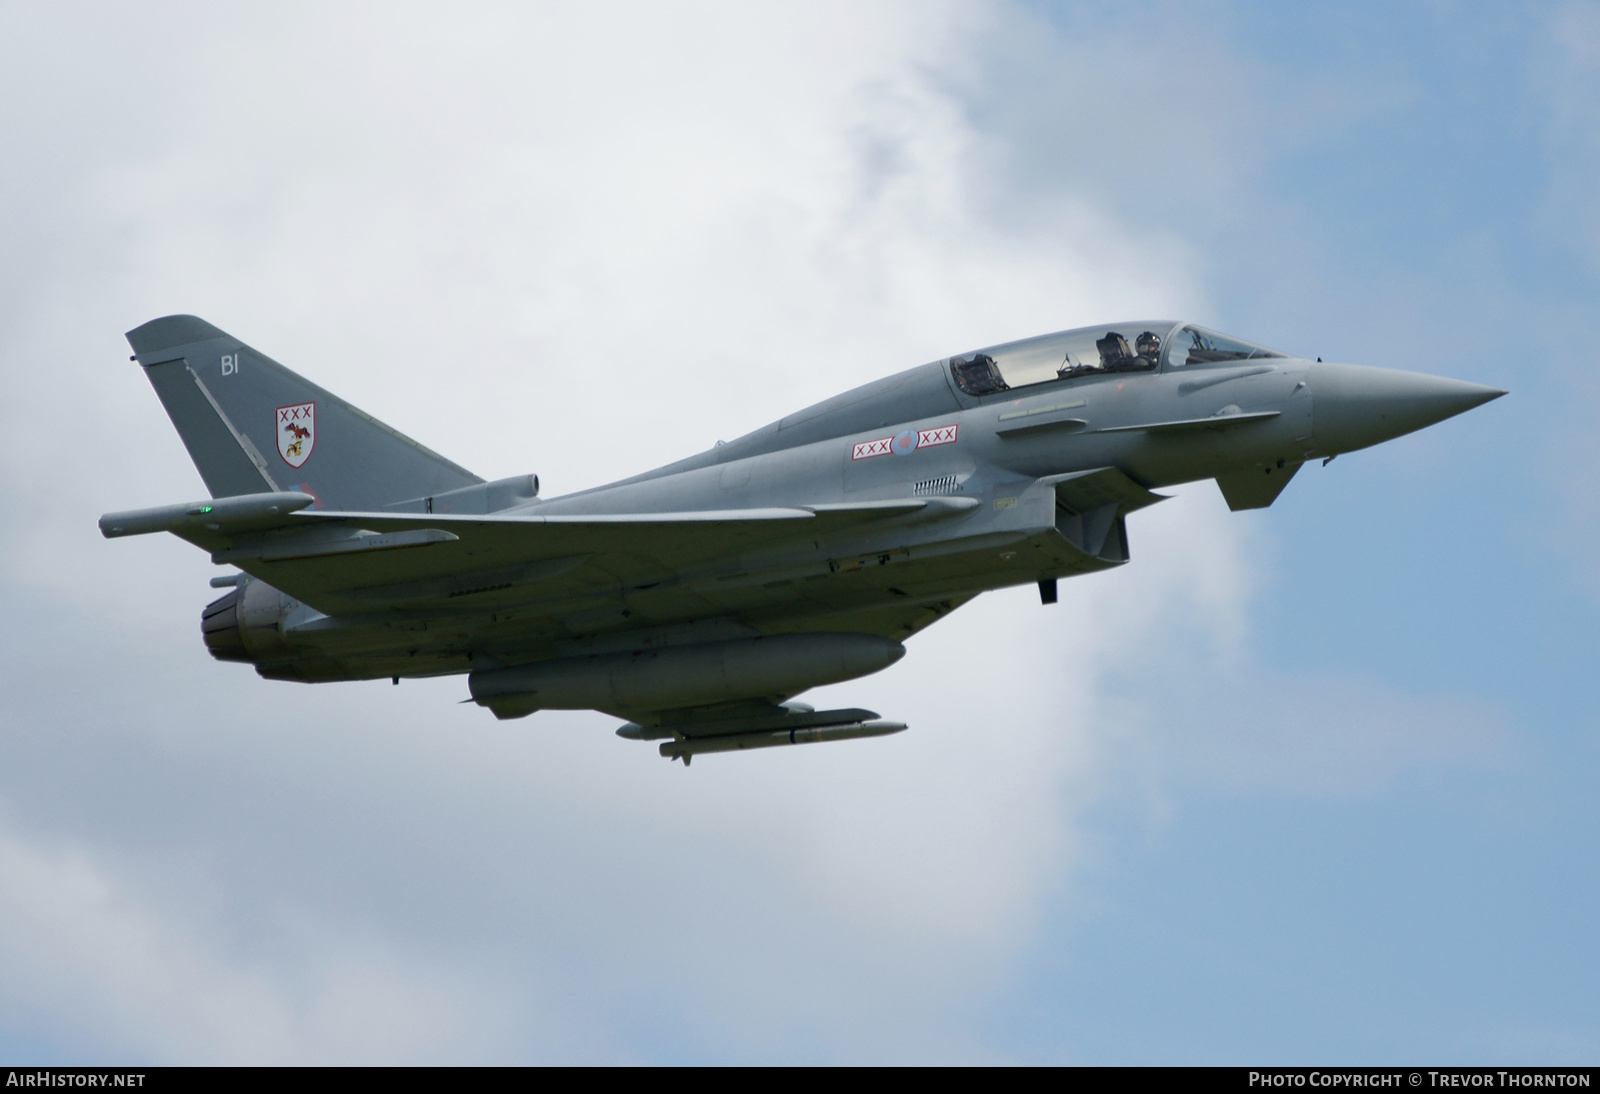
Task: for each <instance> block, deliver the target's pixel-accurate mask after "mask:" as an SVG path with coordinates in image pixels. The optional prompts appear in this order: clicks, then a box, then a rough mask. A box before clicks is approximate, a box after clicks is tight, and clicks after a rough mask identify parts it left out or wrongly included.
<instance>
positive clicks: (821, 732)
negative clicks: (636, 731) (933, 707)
mask: <svg viewBox="0 0 1600 1094" xmlns="http://www.w3.org/2000/svg"><path fill="white" fill-rule="evenodd" d="M905 728H906V724H905V723H904V722H889V721H871V722H846V723H844V724H843V725H831V726H797V727H796V728H794V729H780V730H761V731H760V732H756V733H728V734H722V735H719V736H715V737H685V738H684V739H682V740H678V741H667V742H666V743H665V744H663V745H662V746H661V755H663V756H665V757H666V758H667V759H669V760H682V761H683V762H684V764H685V766H687V765H688V763H689V760H690V758H691V757H693V756H696V755H699V754H700V753H702V752H738V751H741V750H743V749H747V748H778V747H780V746H783V745H803V744H813V743H816V742H819V741H846V740H849V739H850V738H852V737H887V736H888V735H889V734H891V733H899V732H900V731H901V730H903V729H905Z"/></svg>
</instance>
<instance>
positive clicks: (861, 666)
mask: <svg viewBox="0 0 1600 1094" xmlns="http://www.w3.org/2000/svg"><path fill="white" fill-rule="evenodd" d="M127 337H128V341H129V343H130V345H131V346H132V347H133V350H134V356H133V360H135V361H137V362H138V363H139V364H140V365H141V366H142V367H143V369H144V373H145V375H146V376H147V377H148V378H149V380H150V383H151V385H152V386H153V387H154V388H155V391H156V395H157V396H158V397H159V398H160V400H161V403H162V405H163V406H164V407H165V408H166V411H167V414H168V416H169V417H170V418H171V419H172V423H173V425H174V426H176V427H177V430H178V435H179V437H180V438H182V440H183V443H184V445H185V447H187V449H188V451H189V455H190V456H191V457H192V458H193V460H194V463H195V466H196V468H198V470H199V472H200V477H201V478H202V479H203V480H204V481H205V484H206V487H207V488H208V489H209V490H210V491H211V497H210V498H208V499H206V500H203V501H194V502H186V503H183V504H179V505H168V506H163V507H161V508H156V509H142V510H136V511H132V512H124V513H110V514H107V515H106V516H104V517H102V518H100V530H101V532H102V533H103V534H104V535H105V536H107V537H116V536H130V535H141V534H145V533H150V532H171V533H172V534H174V535H176V536H178V537H180V538H181V539H185V540H188V541H189V542H190V543H192V544H194V545H196V546H197V547H200V548H202V549H203V550H205V551H207V552H209V553H210V555H211V560H212V562H213V563H216V564H219V565H228V566H231V567H234V568H236V572H234V573H231V574H229V575H227V576H223V577H217V578H213V579H212V581H211V584H212V585H213V586H215V587H218V588H224V587H230V586H231V591H229V592H228V593H227V594H225V595H224V596H222V598H221V599H219V600H216V601H214V602H213V603H211V604H210V605H209V606H207V607H206V608H205V610H204V612H203V613H202V616H201V632H202V635H203V637H204V639H205V644H206V646H207V648H208V649H209V650H210V651H211V654H212V656H214V657H216V658H217V659H219V660H222V661H242V662H246V663H249V664H252V665H254V666H255V668H256V671H257V672H258V673H260V674H261V675H262V676H264V677H267V678H268V679H272V680H294V681H300V682H305V683H318V682H326V681H333V680H369V679H382V678H384V677H389V678H391V679H392V680H393V681H394V682H395V683H399V681H400V679H401V677H427V676H442V675H450V674H465V675H466V676H467V687H468V690H469V692H470V695H471V701H472V702H476V703H477V704H478V705H480V706H483V707H486V708H488V709H489V710H490V711H492V712H493V713H494V714H495V716H496V717H498V718H521V717H524V716H526V715H529V714H532V713H534V712H535V711H539V710H591V709H592V710H598V711H602V712H605V713H607V714H611V715H613V716H615V717H617V718H621V719H623V720H624V721H625V724H624V725H623V726H622V727H621V728H619V729H618V730H617V733H618V734H619V735H621V736H622V737H625V738H629V739H633V740H646V741H661V742H662V743H661V745H660V746H659V750H660V753H661V755H663V756H666V757H669V758H672V759H681V760H682V761H683V762H684V764H685V765H687V764H688V763H689V761H690V759H691V758H692V757H693V756H694V755H696V754H697V753H703V752H725V751H736V750H741V749H752V748H764V747H771V746H780V745H793V744H800V743H805V742H816V741H831V740H839V739H845V738H851V737H868V736H880V735H884V734H889V733H895V732H899V731H900V730H903V729H905V728H906V727H905V725H904V724H903V723H900V722H895V721H891V720H887V719H884V718H880V717H879V715H878V714H876V713H875V712H873V711H870V710H865V709H860V708H848V709H843V710H820V711H819V710H814V709H812V708H811V707H810V706H807V705H806V704H803V703H799V702H795V701H794V697H795V696H797V695H799V694H801V693H802V692H804V691H806V689H808V688H812V687H816V686H818V685H822V684H831V683H836V682H839V681H843V680H850V679H853V678H856V677H860V676H866V675H868V674H870V673H874V672H877V671H879V670H880V669H883V668H885V667H887V666H889V665H892V664H894V663H895V662H896V661H898V660H899V659H900V658H901V657H903V656H904V655H905V652H906V651H905V645H904V643H905V642H906V640H907V639H909V638H910V637H911V636H913V635H915V634H916V633H917V632H918V631H920V630H922V629H923V628H924V627H927V626H929V625H930V624H932V623H935V622H937V621H938V620H940V619H943V618H944V617H945V616H947V615H949V614H950V613H951V612H953V611H955V610H956V609H957V608H959V607H961V605H963V604H965V603H966V602H967V601H969V600H971V599H972V598H973V597H975V596H977V595H979V594H980V593H983V592H985V591H987V590H990V589H1000V588H1005V587H1008V586H1014V585H1026V584H1034V583H1037V585H1038V589H1039V597H1040V600H1041V601H1042V602H1043V603H1045V604H1054V603H1055V602H1056V599H1057V584H1056V583H1057V581H1058V580H1059V579H1061V578H1064V577H1074V576H1077V575H1079V574H1089V573H1094V572H1095V571H1098V570H1106V569H1110V568H1111V567H1114V566H1121V565H1123V564H1124V563H1126V562H1127V561H1128V559H1129V547H1128V543H1129V539H1128V531H1127V524H1126V521H1127V517H1128V515H1129V514H1130V513H1133V512H1136V511H1137V510H1139V509H1143V508H1144V507H1145V506H1148V505H1151V504H1154V503H1155V502H1158V501H1161V500H1162V495H1160V494H1157V493H1154V492H1153V491H1155V490H1156V489H1159V488H1162V487H1168V486H1173V485H1176V484H1179V483H1186V482H1193V481H1197V480H1201V479H1215V480H1216V482H1217V485H1218V486H1219V487H1220V488H1221V490H1222V495H1223V497H1224V498H1225V499H1226V501H1227V503H1228V506H1229V508H1231V509H1235V510H1239V509H1258V508H1262V507H1265V506H1269V505H1271V504H1272V502H1273V500H1274V499H1276V498H1277V496H1278V495H1279V493H1280V492H1282V490H1283V488H1284V487H1285V486H1287V485H1288V484H1289V480H1290V479H1292V478H1293V477H1294V475H1295V472H1296V471H1298V470H1299V469H1300V467H1301V465H1302V464H1304V463H1305V462H1306V461H1308V460H1313V459H1322V460H1324V461H1326V460H1330V459H1332V458H1333V457H1334V456H1337V455H1339V454H1341V453H1345V452H1351V451H1354V450H1356V449H1361V448H1366V447H1368V446H1369V445H1374V444H1377V443H1379V442H1380V441H1385V440H1389V439H1390V438H1393V437H1398V436H1401V435H1402V434H1405V433H1410V432H1412V431H1414V430H1417V429H1421V428H1423V427H1424V426H1428V425H1432V424H1433V423H1435V422H1439V421H1442V420H1444V419H1446V418H1449V417H1451V416H1453V415H1456V414H1460V413H1462V412H1463V411H1466V410H1469V409H1471V408H1473V407H1475V406H1478V405H1479V404H1481V403H1485V402H1488V401H1489V400H1491V399H1495V398H1497V397H1499V396H1501V395H1504V394H1505V392H1504V391H1500V390H1498V389H1495V388H1491V387H1483V386H1480V385H1478V384H1470V383H1464V382H1462V381H1459V380H1451V379H1444V378H1441V377H1436V376H1426V375H1421V374H1418V373H1412V372H1400V371H1394V370H1389V369H1380V368H1370V367H1365V366H1361V365H1349V364H1331V363H1330V364H1325V363H1323V362H1322V361H1321V360H1320V359H1318V360H1316V361H1309V360H1306V359H1305V358H1302V357H1295V356H1293V355H1290V354H1285V353H1280V352H1278V351H1276V350H1271V349H1267V348H1265V347H1263V346H1259V345H1254V344H1252V343H1249V342H1244V341H1241V340H1239V339H1237V338H1230V337H1226V336H1224V335H1221V334H1217V333H1215V332H1214V331H1210V330H1207V329H1205V328H1203V327H1200V326H1197V325H1194V324H1190V323H1181V322H1169V321H1149V320H1145V321H1138V322H1128V323H1112V324H1110V325H1103V326H1096V327H1085V328H1080V329H1076V330H1068V331H1062V332H1059V333H1055V334H1046V335H1042V336H1039V337H1036V338H1029V339H1026V340H1023V341H1020V342H1008V343H1005V344H1003V345H997V346H991V347H989V348H987V349H981V350H977V351H973V352H968V353H962V354H958V355H956V356H954V357H948V358H944V359H942V360H938V361H933V362H931V363H929V364H925V365H922V366H920V367H917V368H913V369H909V370H907V371H905V372H900V373H897V374H895V375H893V376H889V377H887V378H885V379H882V380H878V381H875V382H873V383H870V384H866V385H864V386H862V387H858V388H856V389H855V390H853V391H848V392H846V393H844V394H842V395H838V396H835V397H834V398H832V399H828V400H827V401H825V402H821V403H818V404H817V405H815V406H811V407H807V408H806V409H804V410H801V411H798V412H797V413H794V414H790V415H789V416H787V417H785V418H781V419H779V420H778V421H775V422H773V423H771V424H770V425H767V426H765V427H763V428H761V429H758V430H756V431H755V432H753V433H749V434H747V435H745V436H743V437H740V438H739V439H738V440H735V441H731V442H728V443H726V444H721V443H719V444H718V445H717V446H716V447H714V448H712V449H710V450H709V451H706V452H702V453H700V454H699V455H697V456H691V457H690V458H688V459H685V460H680V461H679V462H677V463H673V464H669V465H667V466H665V467H661V468H658V469H656V470H654V471H647V472H645V473H644V474H641V475H636V476H634V477H633V478H630V479H624V480H622V481H621V482H616V483H612V484H611V485H609V486H601V487H597V488H595V489H592V490H584V491H580V492H578V493H574V494H568V495H565V496H563V497H556V498H549V499H545V498H541V497H540V496H539V478H538V476H537V475H521V476H518V477H515V478H510V479H500V480H498V481H495V482H485V481H484V480H483V479H481V478H479V477H478V476H477V475H474V474H472V473H471V472H470V471H467V470H465V469H464V468H462V467H460V466H458V465H456V464H454V463H452V462H451V461H449V460H448V459H446V458H445V457H443V456H441V455H439V454H438V453H436V452H433V451H432V450H430V449H428V448H425V447H423V446H422V445H421V444H418V443H417V442H416V441H414V440H412V439H411V438H409V437H406V436H403V435H402V434H400V433H398V432H396V431H395V430H393V429H391V428H389V427H388V426H386V425H384V424H383V423H382V422H379V421H377V420H376V419H374V418H372V417H371V416H370V415H367V414H365V413H363V412H362V411H360V410H358V409H357V408H356V407H354V406H352V405H351V404H349V403H347V402H345V401H344V400H343V399H340V398H338V397H337V396H335V395H332V394H330V393H328V392H327V391H324V390H323V389H322V388H320V387H318V386H316V385H315V384H313V383H311V382H310V381H309V380H306V379H303V378H302V377H300V376H298V375H296V374H295V373H293V372H291V371H290V370H289V369H287V368H285V367H284V366H282V365H280V364H278V363H277V362H276V361H273V360H272V359H270V358H268V357H266V356H265V355H263V354H262V353H260V352H259V351H257V350H255V349H253V348H251V347H250V346H247V345H245V344H244V343H243V342H240V341H239V340H238V339H236V338H234V337H232V336H231V335H228V334H225V333H224V332H222V331H220V330H218V329H217V328H216V327H214V326H212V325H211V324H209V323H207V322H205V321H204V320H201V319H198V318H195V317H194V316H190V315H173V316H167V317H166V318H162V319H155V320H152V321H151V322H149V323H146V324H144V325H143V326H141V327H138V328H137V329H135V330H132V331H130V332H128V336H127Z"/></svg>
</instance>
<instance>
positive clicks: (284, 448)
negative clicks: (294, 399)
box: [278, 403, 317, 467]
mask: <svg viewBox="0 0 1600 1094" xmlns="http://www.w3.org/2000/svg"><path fill="white" fill-rule="evenodd" d="M316 443H317V404H316V403H301V404H300V405H299V406H280V407H279V408H278V455H280V456H282V457H283V462H284V463H286V464H288V465H289V466H290V467H299V466H300V465H301V464H303V463H305V462H306V461H307V460H309V459H310V458H311V449H312V448H313V447H315V446H316Z"/></svg>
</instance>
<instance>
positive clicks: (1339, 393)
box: [1310, 363, 1505, 455]
mask: <svg viewBox="0 0 1600 1094" xmlns="http://www.w3.org/2000/svg"><path fill="white" fill-rule="evenodd" d="M1310 379H1311V407H1312V410H1311V419H1312V434H1313V436H1314V437H1315V438H1316V444H1317V447H1318V448H1319V449H1321V450H1322V451H1323V452H1325V453H1328V454H1329V455H1334V454H1337V453H1340V452H1354V451H1355V450H1356V449H1358V448H1366V447H1367V446H1368V445H1374V444H1377V443H1379V442H1380V441H1387V440H1390V439H1392V438H1394V437H1400V436H1404V435H1405V434H1407V433H1412V432H1415V431H1416V430H1418V429H1421V428H1423V427H1424V426H1430V425H1433V424H1434V423H1435V422H1442V421H1444V420H1445V419H1446V418H1453V417H1455V416H1456V415H1457V414H1460V413H1462V412H1464V411H1468V410H1471V409H1472V408H1473V407H1475V406H1481V405H1483V404H1484V403H1487V402H1488V401H1489V400H1490V399H1498V398H1500V396H1502V395H1504V394H1505V392H1504V391H1501V390H1500V389H1499V388H1494V387H1484V386H1483V385H1482V384H1469V383H1467V382H1466V381H1464V380H1450V379H1447V378H1445V377H1443V376H1428V375H1425V374H1423V373H1420V372H1400V371H1398V370H1397V369H1388V368H1369V367H1367V366H1365V365H1325V364H1321V363H1318V364H1315V365H1312V366H1311V377H1310Z"/></svg>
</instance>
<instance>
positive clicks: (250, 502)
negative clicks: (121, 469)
mask: <svg viewBox="0 0 1600 1094" xmlns="http://www.w3.org/2000/svg"><path fill="white" fill-rule="evenodd" d="M316 500H317V499H316V498H313V497H312V496H311V495H310V494H303V493H301V492H300V491H298V490H285V491H281V492H278V493H263V494H243V495H239V496H237V497H232V498H212V499H211V500H210V501H193V502H184V503H181V504H178V505H161V506H157V507H156V508H154V509H130V510H128V511H126V512H122V513H107V514H106V515H105V516H103V517H101V518H100V534H101V535H102V536H104V537H105V538H107V539H117V538H118V537H120V536H143V535H149V534H150V533H152V532H177V531H180V530H182V529H185V528H205V529H208V530H210V531H213V532H219V533H222V534H229V533H232V532H240V531H246V530H249V529H254V528H257V527H262V526H265V525H271V524H277V523H281V522H282V521H283V519H284V518H286V517H288V516H289V514H291V513H296V512H299V511H300V510H301V509H304V508H305V507H306V506H308V505H310V504H311V503H312V502H314V501H316Z"/></svg>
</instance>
